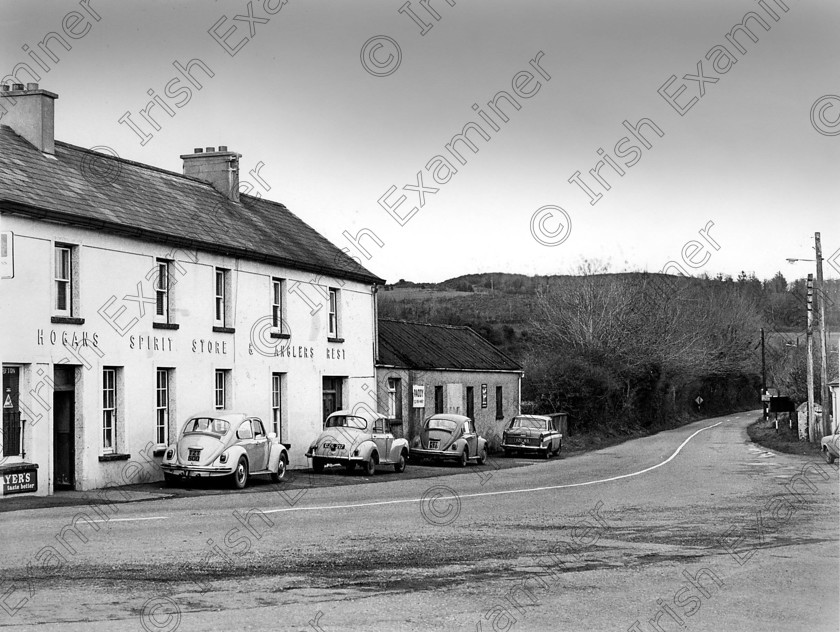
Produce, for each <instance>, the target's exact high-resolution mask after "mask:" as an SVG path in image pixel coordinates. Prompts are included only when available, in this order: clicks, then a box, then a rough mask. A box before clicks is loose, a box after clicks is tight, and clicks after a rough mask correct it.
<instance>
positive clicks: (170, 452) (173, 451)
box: [163, 448, 175, 461]
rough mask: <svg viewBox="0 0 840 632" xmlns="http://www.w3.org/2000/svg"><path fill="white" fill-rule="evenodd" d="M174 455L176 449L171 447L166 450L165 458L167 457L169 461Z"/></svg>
mask: <svg viewBox="0 0 840 632" xmlns="http://www.w3.org/2000/svg"><path fill="white" fill-rule="evenodd" d="M174 456H175V450H174V449H172V448H169V449H168V450H167V451H166V454H165V455H164V457H163V458H165V459H166V460H167V461H171V460H172V459H173V457H174Z"/></svg>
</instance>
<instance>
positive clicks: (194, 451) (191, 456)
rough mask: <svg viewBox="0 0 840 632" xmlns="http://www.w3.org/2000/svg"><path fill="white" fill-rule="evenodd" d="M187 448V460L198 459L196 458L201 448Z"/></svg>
mask: <svg viewBox="0 0 840 632" xmlns="http://www.w3.org/2000/svg"><path fill="white" fill-rule="evenodd" d="M189 450H190V452H189V454H188V455H187V461H198V459H199V457H200V455H201V449H197V448H190V449H189Z"/></svg>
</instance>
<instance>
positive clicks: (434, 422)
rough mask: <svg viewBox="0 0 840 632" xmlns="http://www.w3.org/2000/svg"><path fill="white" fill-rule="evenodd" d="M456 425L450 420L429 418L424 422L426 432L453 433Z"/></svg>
mask: <svg viewBox="0 0 840 632" xmlns="http://www.w3.org/2000/svg"><path fill="white" fill-rule="evenodd" d="M457 427H458V424H457V423H456V422H454V421H452V420H451V419H435V418H434V417H430V418H429V419H427V420H426V429H427V430H445V431H446V432H454V431H455V428H457Z"/></svg>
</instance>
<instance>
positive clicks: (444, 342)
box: [377, 318, 522, 371]
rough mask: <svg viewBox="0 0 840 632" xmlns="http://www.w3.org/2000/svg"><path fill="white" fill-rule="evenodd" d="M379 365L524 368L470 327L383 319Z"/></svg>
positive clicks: (508, 369) (513, 369)
mask: <svg viewBox="0 0 840 632" xmlns="http://www.w3.org/2000/svg"><path fill="white" fill-rule="evenodd" d="M377 364H381V365H386V366H397V367H402V368H407V369H427V370H428V369H456V370H480V371H521V370H522V367H521V366H519V365H518V364H517V363H516V362H514V361H513V360H512V359H511V358H509V357H508V356H507V355H505V354H504V353H502V352H501V351H499V350H498V349H497V348H496V347H494V346H493V345H491V344H490V343H489V342H487V340H485V339H484V338H482V337H481V336H480V335H478V334H477V333H476V332H475V331H473V330H472V329H470V328H469V327H455V326H452V325H429V324H424V323H410V322H406V321H402V320H388V319H385V318H380V319H379V359H378V360H377Z"/></svg>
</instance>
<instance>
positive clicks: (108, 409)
mask: <svg viewBox="0 0 840 632" xmlns="http://www.w3.org/2000/svg"><path fill="white" fill-rule="evenodd" d="M116 442H117V369H107V368H106V369H103V370H102V452H103V453H106V454H107V453H110V452H114V451H115V450H116Z"/></svg>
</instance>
